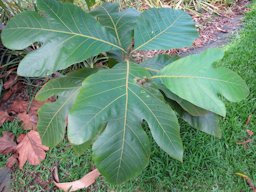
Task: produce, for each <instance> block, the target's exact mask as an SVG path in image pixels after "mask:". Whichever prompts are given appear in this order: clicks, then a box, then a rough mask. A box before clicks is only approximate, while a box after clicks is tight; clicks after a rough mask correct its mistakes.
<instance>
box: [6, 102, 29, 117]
mask: <svg viewBox="0 0 256 192" xmlns="http://www.w3.org/2000/svg"><path fill="white" fill-rule="evenodd" d="M27 107H28V101H24V100H21V99H19V100H15V101H13V103H12V104H11V106H10V108H9V109H8V111H11V112H14V113H16V114H18V113H23V112H26V110H27Z"/></svg>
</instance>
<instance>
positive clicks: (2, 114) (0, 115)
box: [0, 111, 13, 127]
mask: <svg viewBox="0 0 256 192" xmlns="http://www.w3.org/2000/svg"><path fill="white" fill-rule="evenodd" d="M12 120H13V118H12V117H11V116H10V115H9V114H8V113H7V112H6V111H0V127H1V126H2V125H3V124H4V122H6V121H12Z"/></svg>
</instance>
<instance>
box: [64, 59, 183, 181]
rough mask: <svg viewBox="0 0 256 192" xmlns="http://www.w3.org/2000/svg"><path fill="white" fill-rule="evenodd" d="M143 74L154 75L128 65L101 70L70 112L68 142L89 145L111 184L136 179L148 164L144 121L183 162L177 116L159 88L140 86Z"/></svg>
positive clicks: (98, 166)
mask: <svg viewBox="0 0 256 192" xmlns="http://www.w3.org/2000/svg"><path fill="white" fill-rule="evenodd" d="M145 76H150V74H149V73H148V72H147V71H146V70H145V69H143V68H142V67H140V66H138V65H136V64H133V63H129V62H127V63H120V64H118V65H116V66H115V67H114V68H113V69H109V70H102V71H99V72H97V73H96V74H94V75H92V76H90V77H89V78H87V79H86V80H85V81H84V82H83V87H82V88H81V92H80V94H79V95H78V97H77V100H76V102H75V103H74V106H73V107H72V110H71V112H70V114H69V127H68V137H69V140H70V141H71V143H73V144H77V145H79V144H82V143H84V142H88V141H91V142H92V143H93V159H94V161H95V163H96V166H97V168H98V169H99V170H100V172H101V173H102V174H103V176H105V177H106V179H107V180H108V181H109V182H112V183H121V182H123V181H126V180H127V179H129V178H131V177H133V176H135V175H137V174H138V173H140V172H141V171H142V170H143V168H144V167H145V166H146V165H147V163H148V160H149V155H150V142H149V139H148V136H147V135H146V133H145V131H144V130H143V128H142V126H141V124H142V121H143V120H145V121H146V122H147V123H148V125H149V127H150V131H151V133H152V136H153V138H154V140H155V141H156V142H157V144H158V145H159V146H160V147H161V148H162V149H163V150H164V151H166V152H167V153H168V154H169V155H170V156H172V157H173V158H176V159H178V160H182V154H183V149H182V143H181V139H180V135H179V125H178V122H177V118H176V116H175V114H174V112H173V111H172V109H171V108H170V107H169V106H168V105H166V103H165V102H164V100H163V97H162V95H161V94H160V92H159V91H158V90H157V89H153V88H151V87H150V86H149V85H147V84H140V83H138V79H139V78H143V77H145ZM104 125H105V126H106V127H105V129H102V126H104Z"/></svg>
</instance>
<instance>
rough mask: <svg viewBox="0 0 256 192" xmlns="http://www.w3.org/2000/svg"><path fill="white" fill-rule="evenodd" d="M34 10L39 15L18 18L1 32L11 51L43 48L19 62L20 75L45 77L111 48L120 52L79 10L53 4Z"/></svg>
mask: <svg viewBox="0 0 256 192" xmlns="http://www.w3.org/2000/svg"><path fill="white" fill-rule="evenodd" d="M37 7H38V9H39V10H40V13H37V12H32V11H26V12H23V13H21V14H19V15H17V16H15V17H14V18H13V19H11V20H10V21H9V22H8V24H7V27H6V28H5V29H4V30H3V32H2V40H3V43H4V45H5V46H6V47H8V48H10V49H16V50H21V49H25V48H26V47H28V46H30V45H31V44H33V43H35V42H40V43H41V44H42V46H41V47H40V48H39V49H37V50H35V51H33V52H31V53H30V54H28V55H27V56H26V57H25V58H24V59H23V60H22V61H21V63H20V65H19V68H18V74H19V75H21V76H30V77H34V76H45V75H49V74H51V73H53V72H55V71H57V70H60V69H65V68H67V67H68V66H70V65H72V64H74V63H78V62H81V61H83V60H85V59H87V58H89V57H91V56H95V55H97V54H99V53H101V52H104V51H109V50H111V49H112V48H115V49H120V50H123V49H122V48H121V47H119V46H118V45H117V40H116V38H115V37H114V36H113V35H112V34H110V33H109V32H107V31H106V29H105V27H103V26H101V25H100V24H99V23H98V22H97V21H96V19H95V18H94V17H93V16H91V15H90V14H89V13H85V12H84V11H83V10H82V9H80V8H79V7H76V6H75V5H73V4H69V3H68V4H61V3H59V2H58V1H56V0H38V1H37ZM123 51H124V50H123ZM39 58H40V59H39Z"/></svg>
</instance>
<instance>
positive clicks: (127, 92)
mask: <svg viewBox="0 0 256 192" xmlns="http://www.w3.org/2000/svg"><path fill="white" fill-rule="evenodd" d="M126 66H127V67H126V80H125V108H124V126H123V136H122V146H121V155H120V159H119V163H118V169H117V174H116V180H118V177H119V174H120V167H121V164H122V159H123V153H124V144H125V135H126V127H127V112H128V101H129V73H130V63H129V61H128V60H127V61H126Z"/></svg>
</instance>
